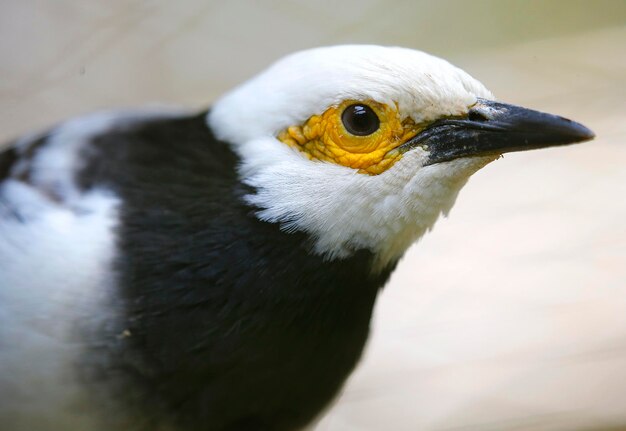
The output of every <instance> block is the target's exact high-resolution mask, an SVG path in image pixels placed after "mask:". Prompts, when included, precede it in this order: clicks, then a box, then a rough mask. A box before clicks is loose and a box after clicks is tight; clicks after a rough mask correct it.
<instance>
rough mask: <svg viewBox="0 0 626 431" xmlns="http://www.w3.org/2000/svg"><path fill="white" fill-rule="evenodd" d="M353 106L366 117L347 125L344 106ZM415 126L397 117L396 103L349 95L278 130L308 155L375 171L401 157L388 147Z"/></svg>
mask: <svg viewBox="0 0 626 431" xmlns="http://www.w3.org/2000/svg"><path fill="white" fill-rule="evenodd" d="M355 108H356V109H357V110H361V111H367V112H364V113H363V115H366V116H368V117H369V119H367V118H365V119H366V120H367V121H365V122H364V123H365V124H363V125H362V126H363V127H350V126H351V124H348V126H347V127H346V124H345V123H346V122H345V121H344V116H345V115H348V114H346V110H347V109H355ZM370 111H371V113H370ZM348 112H350V111H348ZM352 112H354V111H352ZM357 114H360V113H359V112H357ZM372 115H373V117H375V118H376V120H377V121H376V120H374V119H373V117H372ZM366 126H367V127H366ZM415 129H416V128H415V124H413V123H412V122H410V121H408V120H406V119H405V120H402V119H401V118H400V116H399V115H398V106H397V105H396V104H395V103H392V104H389V105H386V104H383V103H380V102H377V101H374V100H354V99H352V100H344V101H343V102H341V103H339V104H338V105H334V106H331V107H329V108H328V109H327V110H326V111H324V112H323V113H321V114H318V115H313V116H311V117H310V118H309V119H308V120H306V121H305V122H304V123H303V124H301V125H293V126H291V127H287V128H286V129H285V130H283V131H282V132H280V133H279V135H278V139H279V140H280V141H282V142H285V143H286V144H288V145H289V146H291V147H293V148H296V149H298V150H299V151H301V152H302V153H304V154H305V156H306V157H308V158H309V159H312V160H323V161H327V162H332V163H336V164H339V165H342V166H346V167H349V168H352V169H357V170H358V171H359V172H361V173H368V174H370V175H377V174H380V173H382V172H384V171H385V170H387V169H388V168H389V167H390V166H392V165H393V164H394V163H395V162H396V161H397V160H399V159H400V158H401V157H402V154H401V153H399V152H393V151H391V150H393V149H394V148H396V147H397V146H398V145H400V144H401V143H402V142H404V141H405V140H406V139H408V138H409V137H410V136H412V135H414V133H415ZM355 132H356V133H355ZM367 133H369V134H367Z"/></svg>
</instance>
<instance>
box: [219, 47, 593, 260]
mask: <svg viewBox="0 0 626 431" xmlns="http://www.w3.org/2000/svg"><path fill="white" fill-rule="evenodd" d="M209 124H210V125H211V127H212V129H213V130H214V132H215V133H216V135H217V137H218V138H220V139H222V140H225V141H228V142H230V143H232V144H233V145H234V149H235V151H236V152H237V153H238V155H239V156H240V157H241V160H242V163H241V166H240V175H241V178H242V180H243V181H244V182H246V183H247V184H248V185H250V186H252V187H253V188H254V190H255V193H254V194H251V195H249V196H247V198H246V199H247V200H248V203H249V204H251V205H253V206H254V207H256V208H257V209H258V211H257V216H258V217H259V218H261V219H262V220H265V221H268V222H274V223H280V225H281V227H282V228H283V229H284V230H287V231H303V232H306V233H307V234H309V235H310V237H311V238H312V240H313V242H312V244H313V250H314V251H315V252H316V253H319V254H322V255H324V256H326V257H327V258H328V259H338V258H339V259H340V258H344V257H347V256H350V255H351V254H352V253H354V252H355V251H358V250H359V249H368V250H370V251H371V252H372V253H373V254H374V256H375V258H376V261H375V263H374V265H375V268H382V267H384V266H386V265H387V264H389V263H390V262H393V261H394V260H396V259H398V258H399V257H400V256H401V255H402V254H403V252H404V251H405V250H406V248H407V247H408V246H409V245H410V244H411V243H412V242H414V241H415V240H417V239H418V238H419V237H420V236H421V235H422V234H423V233H424V232H426V231H427V230H428V229H430V228H431V227H432V225H433V224H434V223H435V221H436V220H437V218H438V217H439V215H440V214H442V213H444V214H445V213H447V212H448V211H449V209H450V208H451V207H452V205H453V203H454V201H455V199H456V196H457V194H458V192H459V190H460V189H461V187H462V186H463V185H464V184H465V183H466V182H467V180H468V178H469V177H470V176H471V175H472V174H473V173H474V172H476V171H477V170H478V169H480V168H482V167H483V166H485V165H486V164H487V163H489V162H491V161H493V160H495V159H497V158H498V157H499V156H500V155H501V154H502V153H505V152H509V151H520V150H529V149H535V148H542V147H547V146H552V145H563V144H568V143H573V142H579V141H584V140H588V139H591V138H592V137H593V133H592V132H591V131H590V130H589V129H587V128H585V127H584V126H582V125H580V124H578V123H574V122H572V121H569V120H566V119H564V118H561V117H557V116H553V115H549V114H543V113H539V112H536V111H532V110H528V109H524V108H520V107H517V106H513V105H507V104H503V103H499V102H495V101H494V100H493V95H492V94H491V93H490V92H489V91H488V90H487V89H486V88H485V87H484V86H483V85H482V84H481V83H480V82H478V81H477V80H475V79H474V78H472V77H471V76H469V75H468V74H467V73H465V72H463V71H462V70H460V69H458V68H456V67H454V66H452V65H451V64H449V63H448V62H446V61H444V60H441V59H439V58H436V57H433V56H430V55H428V54H425V53H423V52H419V51H415V50H411V49H404V48H389V47H380V46H336V47H330V48H318V49H313V50H309V51H303V52H299V53H296V54H293V55H291V56H288V57H286V58H284V59H283V60H281V61H279V62H277V63H276V64H274V65H273V66H271V67H270V68H269V69H267V70H266V71H265V72H263V73H261V74H260V75H258V76H257V77H255V78H254V79H252V80H250V81H248V82H247V83H245V84H243V85H242V86H240V87H238V88H237V89H235V90H234V91H232V92H231V93H229V94H227V95H226V96H225V97H223V98H222V99H221V100H219V101H218V102H217V103H216V104H215V106H214V108H213V109H212V111H211V112H210V114H209Z"/></svg>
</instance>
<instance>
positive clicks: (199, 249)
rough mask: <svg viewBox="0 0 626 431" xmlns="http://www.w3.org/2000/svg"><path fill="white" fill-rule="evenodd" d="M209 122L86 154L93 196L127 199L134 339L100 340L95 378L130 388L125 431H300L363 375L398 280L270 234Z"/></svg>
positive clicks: (122, 291)
mask: <svg viewBox="0 0 626 431" xmlns="http://www.w3.org/2000/svg"><path fill="white" fill-rule="evenodd" d="M205 118H206V113H202V115H198V116H194V117H183V118H171V119H159V120H150V121H145V122H141V123H134V124H131V125H129V126H127V127H120V128H118V129H115V130H110V131H107V132H106V133H103V134H100V135H96V136H94V137H93V138H92V140H91V142H89V143H88V145H86V146H85V147H84V153H83V154H82V156H83V157H84V159H85V160H86V161H87V162H86V163H85V165H84V167H83V169H81V170H80V172H79V173H78V176H77V178H76V180H77V182H78V183H79V184H80V186H81V187H82V188H83V189H84V190H90V189H93V188H106V189H110V190H112V191H114V192H115V193H116V194H117V195H118V196H119V197H120V198H121V206H120V211H121V223H120V225H119V228H118V232H117V238H118V248H119V255H118V257H117V258H116V262H115V265H116V274H117V275H116V276H117V277H118V282H117V289H119V291H118V292H117V294H116V296H117V297H119V302H117V303H116V304H114V305H113V307H114V309H115V310H116V311H117V312H118V313H119V314H120V316H121V319H120V322H121V326H115V327H109V326H106V325H105V326H106V327H101V328H99V329H97V330H95V332H94V333H93V334H90V338H91V339H92V340H93V343H92V348H91V354H92V355H93V357H94V358H95V357H97V358H98V360H94V361H90V363H91V364H92V365H91V366H90V367H87V368H86V369H85V371H84V376H85V377H86V381H89V382H91V383H92V384H93V383H94V382H96V381H102V382H105V383H106V386H107V387H109V388H110V387H115V388H116V389H115V390H113V391H112V392H111V393H110V395H112V398H113V399H115V400H116V401H115V402H114V405H118V406H119V408H121V409H126V410H127V411H128V410H129V409H130V410H132V411H128V414H126V415H123V417H125V418H127V419H125V420H129V421H130V422H127V423H124V424H120V423H118V424H116V425H117V426H125V427H126V428H125V429H134V428H131V427H139V429H146V430H148V429H156V426H157V424H162V423H167V424H170V426H173V427H174V429H180V430H215V431H221V430H229V431H234V430H274V431H278V430H291V429H294V428H297V427H299V426H303V425H305V424H306V423H307V422H309V421H310V420H311V419H312V418H314V417H315V416H316V415H317V414H318V413H319V412H320V410H321V409H323V407H324V406H325V405H327V404H328V403H329V402H330V401H331V400H332V398H333V396H335V395H336V393H337V391H338V390H339V388H340V387H341V385H342V383H343V382H344V380H345V379H346V377H347V376H348V374H349V373H350V371H351V370H352V369H353V368H354V366H355V365H356V363H357V361H358V359H359V357H360V355H361V352H362V349H363V346H364V344H365V341H366V339H367V335H368V330H369V325H370V316H371V313H372V308H373V305H374V301H375V298H376V295H377V292H378V290H379V289H380V287H381V286H382V285H383V284H384V283H385V281H386V280H387V278H388V276H389V274H390V272H391V270H392V269H393V268H391V267H390V268H387V269H386V270H384V271H382V272H380V273H378V274H376V275H374V274H373V273H372V272H371V271H370V265H371V259H372V254H371V253H370V252H368V251H365V250H363V251H361V252H358V253H356V254H355V255H353V256H352V257H350V258H346V259H339V260H333V261H326V260H324V259H323V258H322V257H321V256H319V255H316V254H313V253H312V251H311V244H310V242H309V238H308V237H307V235H306V234H304V233H299V232H290V233H286V232H283V231H282V230H281V229H280V227H279V226H278V225H277V224H272V223H266V222H263V221H260V220H259V219H258V218H257V217H256V216H255V215H254V211H255V208H251V207H249V206H248V205H247V204H246V203H245V202H244V199H243V196H244V195H246V194H248V193H253V192H254V190H252V189H250V188H248V187H247V186H245V185H243V184H242V183H241V182H240V180H239V178H238V175H237V169H236V168H237V164H238V162H239V160H238V157H237V156H236V155H235V153H234V152H233V151H232V150H231V148H230V146H229V145H228V144H226V143H224V142H220V141H218V140H217V139H216V138H215V137H214V136H213V134H212V133H211V131H210V130H209V128H208V127H207V125H206V122H205ZM93 364H99V365H98V366H96V365H93ZM95 376H97V378H96V377H95ZM111 381H115V383H116V384H115V385H111V384H110V382H111ZM98 392H99V393H102V392H103V391H102V390H99V391H98ZM104 394H105V396H107V397H108V396H109V395H108V394H109V392H108V389H107V390H106V391H104ZM138 417H141V418H142V420H141V421H138V420H137V418H138ZM128 418H130V419H128ZM139 423H141V424H142V425H141V426H138V425H137V424H139Z"/></svg>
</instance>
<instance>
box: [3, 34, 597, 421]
mask: <svg viewBox="0 0 626 431" xmlns="http://www.w3.org/2000/svg"><path fill="white" fill-rule="evenodd" d="M592 137H593V134H592V132H591V131H590V130H588V129H587V128H585V127H584V126H582V125H580V124H578V123H574V122H572V121H569V120H566V119H564V118H561V117H557V116H553V115H549V114H543V113H539V112H536V111H532V110H528V109H524V108H521V107H517V106H513V105H507V104H503V103H500V102H496V101H494V100H493V96H492V94H491V93H490V92H489V91H488V90H487V89H485V87H484V86H483V85H482V84H480V83H479V82H478V81H476V80H475V79H473V78H472V77H470V76H469V75H468V74H466V73H465V72H463V71H461V70H459V69H457V68H456V67H454V66H452V65H450V64H449V63H447V62H446V61H443V60H441V59H438V58H435V57H432V56H430V55H428V54H425V53H422V52H419V51H414V50H409V49H403V48H387V47H378V46H338V47H330V48H319V49H314V50H309V51H304V52H300V53H297V54H294V55H291V56H289V57H287V58H285V59H283V60H281V61H279V62H278V63H276V64H275V65H273V66H271V67H270V68H269V69H268V70H266V71H265V72H263V73H261V74H260V75H258V76H257V77H255V78H254V79H252V80H250V81H249V82H247V83H245V84H243V85H242V86H240V87H238V88H236V89H235V90H233V91H232V92H230V93H228V94H226V95H225V96H224V97H223V98H221V99H220V100H218V101H217V102H216V103H215V104H214V105H213V107H212V108H211V109H210V110H208V111H207V112H202V113H199V114H194V115H188V114H186V113H181V112H160V111H159V112H155V111H152V112H113V113H100V114H95V115H90V116H86V117H81V118H77V119H74V120H70V121H68V122H65V123H63V124H60V125H58V126H55V127H53V128H51V129H50V130H47V131H46V132H44V133H39V134H34V135H32V136H27V137H24V138H21V139H18V140H16V141H15V142H13V143H12V144H11V145H10V146H9V147H7V149H5V150H4V152H2V153H0V181H1V183H0V428H1V429H3V430H20V431H21V430H28V431H43V430H57V431H58V430H81V431H99V430H107V431H109V430H138V431H139V430H140V431H144V430H146V431H147V430H150V431H153V430H162V431H192V430H193V431H196V430H211V431H226V430H228V431H236V430H246V431H248V430H261V431H263V430H266V431H270V430H271V431H280V430H295V429H300V428H301V427H304V426H306V425H307V424H309V423H311V421H312V420H313V419H314V418H315V417H316V416H317V415H318V414H319V413H320V412H321V411H322V410H323V409H324V408H325V407H326V406H327V405H328V404H329V403H330V402H331V401H332V399H333V397H334V396H335V395H336V394H337V392H338V391H339V389H340V388H341V386H342V384H343V382H344V380H345V379H346V377H347V376H348V375H349V373H350V372H351V371H352V370H353V368H354V367H355V365H356V364H357V362H358V360H359V357H360V355H361V352H362V349H363V346H364V343H365V341H366V339H367V336H368V330H369V324H370V317H371V313H372V307H373V306H374V302H375V300H376V296H377V294H378V292H379V291H380V289H381V288H382V287H383V286H384V284H385V282H386V281H387V279H388V277H389V275H390V273H391V272H392V271H393V269H394V267H395V266H396V263H397V262H398V260H399V259H400V258H401V256H402V254H403V253H404V251H405V250H406V249H407V247H409V245H411V244H412V243H413V242H414V241H416V240H417V239H418V238H419V237H420V236H422V235H423V234H424V233H425V232H426V231H427V230H429V229H430V228H431V227H432V226H433V224H434V223H435V221H436V220H437V218H438V217H439V216H440V215H441V214H445V213H446V212H447V211H448V210H449V209H450V208H451V206H452V205H453V203H454V200H455V198H456V196H457V194H458V192H459V190H460V189H461V187H462V186H463V185H464V184H465V183H466V182H467V180H468V178H469V177H470V175H472V174H473V173H474V172H476V171H477V170H478V169H480V168H482V167H483V166H485V165H486V164H488V163H489V162H491V161H493V160H495V159H497V158H498V157H499V156H500V155H501V154H502V153H505V152H509V151H519V150H529V149H535V148H542V147H547V146H552V145H563V144H569V143H573V142H579V141H585V140H588V139H591V138H592Z"/></svg>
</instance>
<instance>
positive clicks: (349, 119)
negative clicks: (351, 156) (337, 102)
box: [341, 104, 380, 136]
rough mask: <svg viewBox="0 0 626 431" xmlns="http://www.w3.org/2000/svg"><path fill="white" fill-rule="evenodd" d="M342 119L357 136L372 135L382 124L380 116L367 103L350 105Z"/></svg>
mask: <svg viewBox="0 0 626 431" xmlns="http://www.w3.org/2000/svg"><path fill="white" fill-rule="evenodd" d="M341 121H342V122H343V126H344V127H345V128H346V130H347V131H348V132H350V133H352V134H353V135H357V136H367V135H371V134H372V133H374V132H375V131H376V130H378V127H379V126H380V120H379V119H378V116H377V115H376V113H375V112H374V111H373V110H372V108H370V107H369V106H367V105H359V104H354V105H350V106H348V107H347V108H346V109H345V111H343V114H341Z"/></svg>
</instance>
